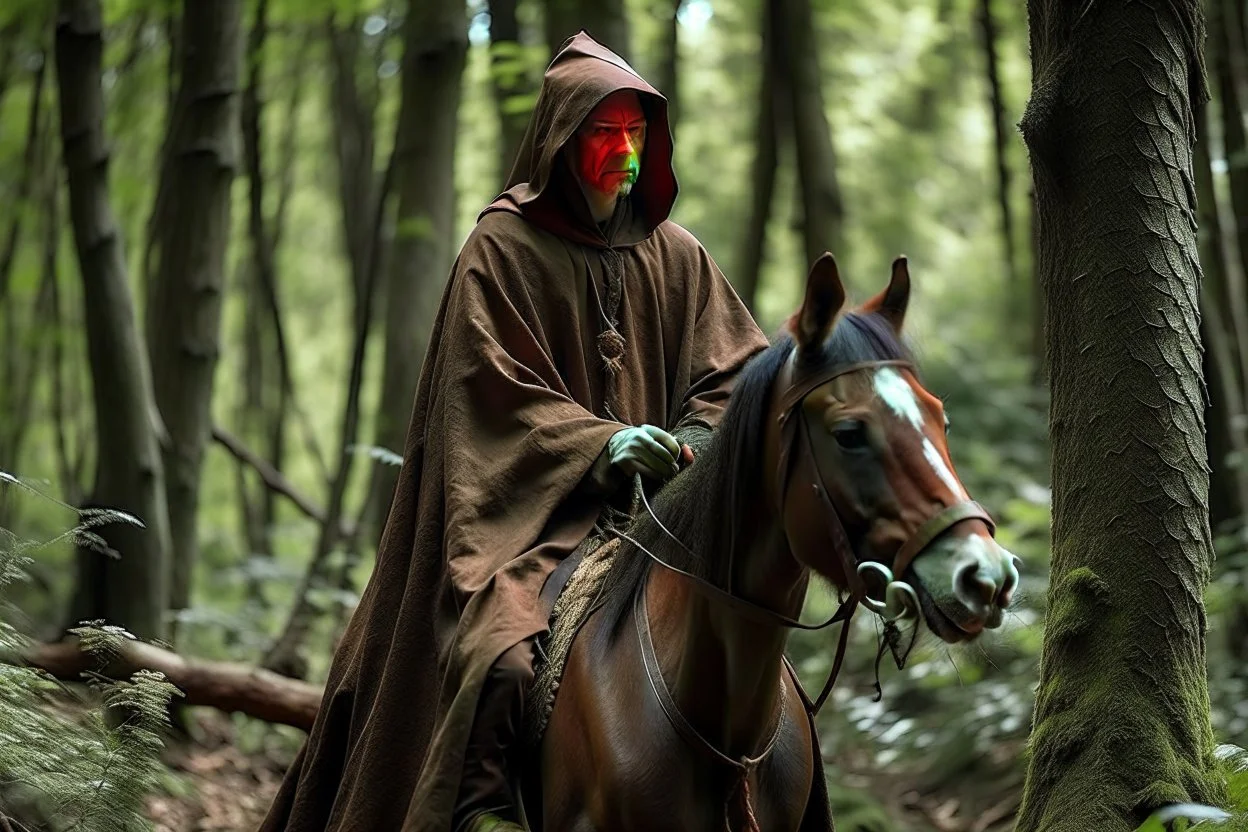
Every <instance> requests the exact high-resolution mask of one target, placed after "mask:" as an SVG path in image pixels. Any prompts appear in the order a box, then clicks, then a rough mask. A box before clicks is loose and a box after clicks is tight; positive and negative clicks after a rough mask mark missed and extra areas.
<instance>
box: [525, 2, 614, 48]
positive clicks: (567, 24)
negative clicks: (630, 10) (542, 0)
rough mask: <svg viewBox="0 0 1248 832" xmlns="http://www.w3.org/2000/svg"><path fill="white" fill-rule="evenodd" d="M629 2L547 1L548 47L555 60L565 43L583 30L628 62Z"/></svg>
mask: <svg viewBox="0 0 1248 832" xmlns="http://www.w3.org/2000/svg"><path fill="white" fill-rule="evenodd" d="M626 6H627V4H626V3H625V0H546V44H547V45H548V46H549V47H550V55H551V57H552V58H553V57H554V55H555V53H556V52H558V51H559V47H561V46H563V42H564V41H566V40H567V39H568V38H570V37H572V36H573V35H575V34H576V33H577V32H579V31H580V30H581V29H584V30H585V31H587V32H589V34H590V37H592V38H593V39H594V40H596V41H598V42H599V43H601V44H604V45H605V46H607V47H608V48H610V49H611V50H612V51H614V52H615V54H617V55H619V56H620V57H621V58H623V59H624V60H626V61H630V60H632V54H631V52H630V50H629V25H628V14H627V8H626Z"/></svg>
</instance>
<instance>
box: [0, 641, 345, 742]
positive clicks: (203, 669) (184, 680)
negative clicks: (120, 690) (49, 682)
mask: <svg viewBox="0 0 1248 832" xmlns="http://www.w3.org/2000/svg"><path fill="white" fill-rule="evenodd" d="M119 646H120V647H121V650H120V652H119V654H118V655H117V656H116V657H115V658H113V659H112V660H111V661H109V662H108V663H107V664H105V665H104V667H102V668H101V667H100V659H99V657H97V656H95V655H92V654H90V653H86V652H84V651H83V650H82V649H81V648H80V646H79V643H78V641H76V640H68V641H61V642H56V643H55V644H35V645H31V646H30V647H29V648H28V649H27V650H25V651H23V653H22V655H21V656H20V657H9V656H0V661H13V662H14V663H19V662H20V663H21V664H25V665H30V666H33V667H38V668H42V669H43V670H45V671H47V672H48V673H50V674H52V675H53V676H55V677H56V678H58V679H64V680H65V681H69V682H81V681H82V678H83V674H84V673H99V674H102V675H105V676H108V677H111V678H113V679H129V678H130V677H131V676H133V675H134V674H135V673H136V672H138V671H140V670H154V671H156V672H158V673H163V674H165V678H166V679H167V680H168V681H169V683H170V684H172V685H175V686H176V687H177V688H178V689H179V690H181V691H182V694H183V696H182V697H181V698H179V699H177V700H175V701H177V702H178V703H179V704H183V705H202V706H205V707H210V708H217V709H219V710H222V711H224V712H226V713H241V714H247V715H248V716H251V717H255V718H256V719H263V720H265V721H266V722H274V723H277V724H278V725H290V726H293V727H295V728H299V729H301V730H303V731H309V730H311V728H312V723H313V721H315V719H316V712H317V710H318V709H319V708H320V706H321V698H322V697H323V696H324V694H325V692H324V690H322V689H321V688H318V687H316V686H314V685H309V684H308V683H307V682H299V681H295V680H293V679H286V678H283V677H281V676H278V675H277V674H275V673H272V672H270V671H267V670H264V669H263V668H258V667H248V666H246V665H239V664H232V663H230V662H211V661H204V660H202V659H191V658H187V657H185V656H180V655H178V654H177V653H172V652H170V651H168V650H162V649H161V648H159V647H156V646H155V645H152V644H146V643H144V642H141V641H130V640H128V639H127V640H125V641H122V642H121V643H120V645H119Z"/></svg>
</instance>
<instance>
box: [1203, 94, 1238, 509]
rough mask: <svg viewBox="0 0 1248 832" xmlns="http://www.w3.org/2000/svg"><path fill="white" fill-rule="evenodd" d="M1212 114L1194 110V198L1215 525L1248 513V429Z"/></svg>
mask: <svg viewBox="0 0 1248 832" xmlns="http://www.w3.org/2000/svg"><path fill="white" fill-rule="evenodd" d="M1208 122H1209V114H1208V107H1207V106H1202V107H1200V108H1199V110H1198V111H1197V114H1196V158H1195V181H1196V201H1197V205H1198V206H1199V210H1200V215H1199V219H1200V223H1199V228H1200V235H1199V240H1200V263H1201V271H1202V272H1203V277H1204V280H1203V281H1202V282H1201V287H1200V301H1201V304H1200V306H1201V315H1200V331H1201V340H1202V342H1203V343H1204V345H1205V359H1204V372H1205V378H1206V379H1207V380H1208V385H1209V412H1208V419H1207V421H1208V426H1209V429H1208V432H1207V434H1208V435H1207V437H1206V441H1207V444H1208V451H1209V520H1210V524H1211V526H1212V527H1213V529H1214V531H1217V530H1218V528H1219V527H1222V526H1224V525H1225V524H1226V523H1227V522H1229V521H1233V520H1237V519H1239V518H1242V517H1248V467H1244V466H1235V465H1234V464H1233V462H1234V460H1236V459H1241V458H1248V432H1246V431H1245V430H1243V428H1242V427H1240V426H1239V424H1238V423H1239V421H1240V420H1242V419H1244V418H1245V409H1244V407H1245V403H1246V401H1245V398H1244V390H1245V382H1246V381H1248V379H1245V378H1243V376H1242V375H1241V374H1240V370H1239V362H1238V361H1237V360H1236V352H1235V348H1234V338H1233V330H1231V329H1230V328H1229V327H1228V326H1227V310H1226V308H1225V302H1224V289H1225V286H1226V282H1227V274H1228V272H1233V271H1235V270H1236V269H1238V268H1239V260H1238V258H1237V257H1236V256H1235V251H1234V244H1233V236H1232V235H1230V234H1227V233H1226V232H1225V230H1224V229H1223V227H1222V217H1221V211H1220V210H1219V206H1218V198H1217V192H1216V190H1215V187H1214V175H1213V165H1212V162H1211V160H1210V158H1209V154H1210V151H1209V129H1208Z"/></svg>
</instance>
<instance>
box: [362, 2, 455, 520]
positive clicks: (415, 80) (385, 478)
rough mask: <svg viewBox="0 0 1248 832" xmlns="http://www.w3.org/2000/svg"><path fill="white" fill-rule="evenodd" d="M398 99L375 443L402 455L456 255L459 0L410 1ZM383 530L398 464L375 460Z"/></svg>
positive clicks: (376, 489) (377, 502)
mask: <svg viewBox="0 0 1248 832" xmlns="http://www.w3.org/2000/svg"><path fill="white" fill-rule="evenodd" d="M404 39H405V45H404V49H403V76H402V100H401V101H400V104H399V123H398V127H397V131H396V135H395V140H394V146H395V157H394V187H395V190H396V192H397V196H398V209H397V210H398V215H397V219H396V222H395V236H394V243H393V248H392V252H391V256H390V257H389V277H388V279H387V281H386V304H385V345H386V346H385V359H384V365H383V369H382V386H381V405H380V407H379V408H378V410H377V432H376V436H377V443H378V444H380V445H381V446H383V447H385V448H388V449H390V450H393V451H395V452H396V453H402V451H403V440H404V437H405V436H406V435H407V425H408V420H409V419H410V417H411V411H412V401H413V398H414V396H415V395H416V382H417V380H418V379H419V377H420V367H421V364H422V363H423V361H424V356H425V350H426V348H427V347H428V342H429V337H430V333H431V332H432V330H433V318H434V315H435V314H436V312H437V309H438V298H439V297H440V296H441V294H442V284H443V280H444V279H445V277H446V275H447V273H449V271H450V267H451V262H452V260H453V259H454V251H453V250H452V242H453V241H452V229H453V226H454V220H455V178H454V170H455V139H456V135H457V133H458V113H459V100H460V87H461V86H462V84H461V79H462V77H463V73H464V63H465V60H466V58H467V54H468V25H467V20H466V18H465V16H464V10H463V4H462V3H461V2H460V1H459V0H436V2H435V1H434V0H417V2H414V3H412V4H411V7H410V9H409V13H408V17H407V23H406V26H405V29H404ZM374 476H375V477H376V488H375V494H376V496H377V499H376V501H375V502H374V506H375V508H376V510H377V514H376V517H375V521H376V522H375V524H374V525H375V532H376V534H378V535H380V533H381V529H382V527H383V526H384V525H385V519H386V514H387V513H388V511H389V509H390V499H391V496H392V495H393V493H394V486H395V483H396V481H397V478H398V468H397V467H396V466H393V465H378V466H377V467H376V468H375V469H374Z"/></svg>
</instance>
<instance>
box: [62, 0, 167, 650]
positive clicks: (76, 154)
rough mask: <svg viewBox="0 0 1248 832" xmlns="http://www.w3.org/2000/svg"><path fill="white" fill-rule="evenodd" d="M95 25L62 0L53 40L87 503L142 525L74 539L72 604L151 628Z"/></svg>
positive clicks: (142, 484) (138, 354) (160, 519)
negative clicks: (76, 276) (80, 326)
mask: <svg viewBox="0 0 1248 832" xmlns="http://www.w3.org/2000/svg"><path fill="white" fill-rule="evenodd" d="M101 29H102V23H101V13H100V4H99V0H60V3H59V5H58V8H57V22H56V49H55V51H56V72H57V79H58V83H59V86H60V94H59V96H58V99H59V103H60V115H61V143H62V155H63V158H64V161H65V168H66V174H67V180H68V186H69V209H70V217H71V220H72V223H73V229H74V243H75V246H76V248H77V252H78V262H79V268H80V271H81V273H82V283H83V305H84V310H85V319H86V334H87V354H88V359H89V361H90V365H91V380H92V389H93V392H94V400H95V420H96V432H95V435H96V442H97V446H98V450H97V453H96V472H95V484H94V487H93V490H92V496H91V500H90V502H91V503H92V504H94V505H96V506H101V507H106V508H110V509H120V510H122V511H126V512H129V513H130V514H132V515H134V516H135V517H137V518H138V519H139V520H140V521H141V522H142V523H143V524H144V526H143V527H141V528H140V527H138V526H135V525H132V524H129V523H124V522H112V523H108V524H106V525H103V526H100V527H98V528H96V529H94V531H95V532H96V533H97V534H99V535H100V537H101V538H102V539H103V540H104V541H105V542H106V543H107V545H108V546H109V547H110V548H111V549H113V550H115V551H116V552H117V553H119V554H120V555H121V557H120V558H116V559H114V558H111V557H109V556H108V555H106V554H104V553H101V552H99V551H96V550H94V549H91V548H87V547H84V548H83V549H81V550H80V553H79V576H78V588H77V594H76V598H75V604H74V609H73V615H74V616H75V618H76V619H84V618H91V619H95V618H105V619H107V620H108V621H109V622H110V623H113V624H118V625H121V626H125V627H127V628H129V629H130V630H131V631H132V632H134V633H136V634H138V635H140V636H143V637H147V638H153V637H160V636H163V634H164V632H165V623H164V612H165V605H166V602H167V599H168V597H169V596H168V587H169V580H168V576H169V571H168V559H167V552H168V540H169V530H168V522H169V521H168V512H167V509H166V506H165V489H164V473H163V469H162V466H161V458H160V447H159V445H158V443H157V435H156V424H157V421H156V418H155V413H156V405H155V402H154V400H153V398H152V394H151V377H150V370H149V368H148V365H147V356H146V354H145V353H144V351H143V346H142V341H141V339H140V335H139V328H138V325H137V323H136V321H135V315H134V307H133V305H132V303H131V298H130V287H129V285H128V281H127V278H126V263H125V256H124V253H123V251H122V241H121V236H120V234H119V232H118V228H117V221H116V218H115V217H114V216H113V211H112V207H111V205H110V204H109V197H108V162H109V154H108V143H107V141H106V139H105V136H104V113H105V110H104V93H103V88H102V86H101V69H100V63H101V56H102V53H103V40H102V38H101Z"/></svg>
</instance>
